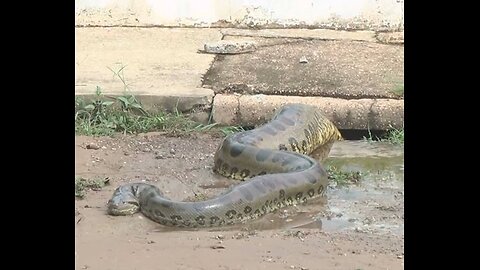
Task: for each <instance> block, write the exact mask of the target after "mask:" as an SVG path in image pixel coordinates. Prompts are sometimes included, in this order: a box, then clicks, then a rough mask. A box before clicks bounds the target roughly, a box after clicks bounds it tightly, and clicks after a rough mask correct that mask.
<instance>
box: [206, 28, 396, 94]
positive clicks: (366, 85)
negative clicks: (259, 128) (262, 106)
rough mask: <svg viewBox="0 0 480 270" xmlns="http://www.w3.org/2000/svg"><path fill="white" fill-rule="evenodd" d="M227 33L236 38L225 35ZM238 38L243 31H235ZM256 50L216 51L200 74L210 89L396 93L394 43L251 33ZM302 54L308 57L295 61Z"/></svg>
mask: <svg viewBox="0 0 480 270" xmlns="http://www.w3.org/2000/svg"><path fill="white" fill-rule="evenodd" d="M229 38H232V39H234V38H236V37H232V36H229ZM241 39H242V40H244V39H245V37H241ZM252 39H254V40H255V42H256V44H257V50H256V51H255V52H252V53H249V54H242V55H225V56H224V55H219V56H217V58H216V60H217V61H215V63H214V64H213V66H212V68H211V69H210V70H209V71H208V73H207V74H206V75H205V78H204V86H205V87H208V88H212V89H213V90H214V91H215V93H228V92H238V93H241V94H245V93H248V94H267V95H296V96H323V97H337V98H345V99H354V98H357V99H358V98H399V96H398V93H396V91H395V90H396V89H398V88H399V87H403V74H404V72H403V68H404V50H403V46H400V45H387V44H380V43H375V42H364V41H351V40H329V41H325V40H299V39H271V38H257V37H256V38H252ZM302 57H306V59H307V60H308V63H306V64H304V63H300V61H299V60H300V59H301V58H302Z"/></svg>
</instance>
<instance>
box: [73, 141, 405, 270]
mask: <svg viewBox="0 0 480 270" xmlns="http://www.w3.org/2000/svg"><path fill="white" fill-rule="evenodd" d="M220 141H221V138H220V137H218V136H213V135H210V134H191V135H188V136H182V137H170V136H166V135H165V134H161V133H148V134H140V135H133V136H123V135H117V136H115V137H85V136H77V137H76V143H75V149H76V160H75V170H76V175H77V176H81V177H84V178H105V177H108V178H109V179H110V181H109V182H110V185H108V186H106V187H104V188H103V189H100V190H96V191H93V190H91V191H88V192H87V193H86V196H85V198H84V199H76V201H75V228H76V232H75V235H76V243H75V245H76V253H75V258H76V269H115V270H121V269H129V270H131V269H403V262H404V254H403V252H404V236H403V224H404V217H403V215H404V204H403V200H404V194H403V192H404V187H403V149H402V148H398V147H393V146H391V145H388V144H386V143H378V142H377V143H369V142H365V141H342V142H337V143H336V144H335V145H334V147H333V149H332V152H331V154H330V158H329V159H328V160H327V161H326V166H330V165H334V166H337V167H339V168H341V169H342V170H346V171H348V170H355V171H357V170H358V171H361V173H362V180H361V181H360V183H358V184H349V185H336V184H335V183H334V182H332V183H331V185H330V187H329V189H328V191H327V199H326V200H325V201H319V202H317V203H313V204H309V205H306V206H298V207H295V208H289V209H286V210H282V211H277V212H276V213H273V214H270V215H268V216H266V217H264V218H262V219H261V220H259V221H257V222H253V223H251V224H246V225H245V226H240V227H234V228H224V229H217V230H196V231H181V230H172V229H169V228H165V227H162V226H161V225H159V224H156V223H154V222H152V221H150V220H149V219H148V218H145V217H144V216H143V215H142V214H135V215H133V216H123V217H114V216H109V215H107V214H106V202H107V201H108V199H109V198H110V196H111V195H112V193H113V191H114V189H115V188H116V187H118V186H119V185H122V184H125V183H129V182H138V181H145V182H149V183H153V184H155V185H157V186H158V187H159V188H160V189H161V190H162V191H163V192H164V193H165V194H166V195H167V196H169V197H170V198H171V199H174V200H201V199H204V198H207V197H212V196H215V194H219V193H221V192H223V191H225V189H226V188H228V187H229V186H230V185H235V184H237V183H238V182H237V181H235V180H230V179H225V178H223V177H221V176H218V175H215V174H214V173H213V172H212V165H213V154H214V152H215V150H216V149H217V147H218V145H219V143H220Z"/></svg>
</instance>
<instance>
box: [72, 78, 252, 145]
mask: <svg viewBox="0 0 480 270" xmlns="http://www.w3.org/2000/svg"><path fill="white" fill-rule="evenodd" d="M106 99H110V100H106ZM75 108H76V113H75V132H76V133H77V134H82V135H90V136H92V135H93V136H101V135H106V136H108V135H112V134H114V133H115V132H121V133H124V134H135V133H143V132H149V131H163V132H166V133H170V134H185V133H189V132H207V131H208V132H210V131H212V132H221V133H222V135H223V136H226V135H229V134H232V133H234V132H238V131H243V128H241V127H230V126H227V127H218V126H217V123H212V124H208V125H205V124H201V123H198V122H195V121H193V120H191V119H189V118H188V117H187V116H185V115H183V114H182V113H181V112H180V111H178V110H177V109H175V110H174V113H166V112H156V113H149V112H147V111H145V110H144V109H143V107H142V104H141V103H140V102H139V101H138V100H137V99H136V98H135V97H134V96H133V95H124V96H119V97H116V98H114V97H106V96H104V95H103V94H102V92H101V89H100V88H99V87H97V89H96V95H95V97H94V99H93V100H92V101H90V102H86V101H85V100H84V99H82V98H76V99H75Z"/></svg>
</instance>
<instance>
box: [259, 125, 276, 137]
mask: <svg viewBox="0 0 480 270" xmlns="http://www.w3.org/2000/svg"><path fill="white" fill-rule="evenodd" d="M260 131H263V132H265V133H267V134H269V135H272V136H275V135H277V132H276V131H275V130H273V129H272V128H271V127H268V126H264V127H263V128H261V129H260Z"/></svg>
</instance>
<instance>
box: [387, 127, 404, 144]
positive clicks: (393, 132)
mask: <svg viewBox="0 0 480 270" xmlns="http://www.w3.org/2000/svg"><path fill="white" fill-rule="evenodd" d="M390 128H391V129H389V130H388V131H387V134H386V135H385V138H384V139H383V140H384V141H387V142H389V143H391V144H396V145H403V143H404V140H405V139H404V133H405V132H404V130H403V129H396V128H393V127H391V126H390ZM383 140H382V141H383Z"/></svg>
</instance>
